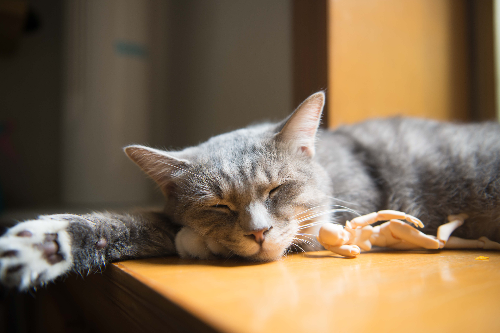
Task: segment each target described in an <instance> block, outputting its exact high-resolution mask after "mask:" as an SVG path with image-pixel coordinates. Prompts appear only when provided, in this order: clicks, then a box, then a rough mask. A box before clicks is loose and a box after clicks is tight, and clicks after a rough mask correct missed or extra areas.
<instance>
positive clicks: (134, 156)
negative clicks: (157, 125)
mask: <svg viewBox="0 0 500 333" xmlns="http://www.w3.org/2000/svg"><path fill="white" fill-rule="evenodd" d="M123 150H124V151H125V154H127V156H128V157H129V158H130V159H131V160H132V161H134V162H135V163H136V164H137V165H138V166H139V167H140V168H141V169H142V171H144V172H145V173H146V174H147V175H148V176H149V177H151V178H153V180H154V181H155V182H156V183H157V184H158V185H159V186H160V188H161V190H162V191H163V193H164V194H167V192H168V189H167V187H168V185H169V183H170V180H171V179H172V176H173V174H174V173H175V172H176V171H181V170H187V169H188V168H189V167H190V163H189V161H187V160H185V159H181V158H179V157H175V156H173V155H174V154H178V153H175V152H174V153H169V152H166V151H162V150H159V149H154V148H149V147H145V146H140V145H132V146H127V147H125V148H123Z"/></svg>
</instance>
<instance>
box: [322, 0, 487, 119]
mask: <svg viewBox="0 0 500 333" xmlns="http://www.w3.org/2000/svg"><path fill="white" fill-rule="evenodd" d="M467 20H468V16H467V1H465V0H371V1H362V0H329V1H328V91H327V93H328V100H329V114H328V125H329V127H331V128H332V127H335V126H337V125H339V124H345V123H352V122H356V121H360V120H364V119H367V118H373V117H380V116H389V115H407V116H419V117H428V118H434V119H441V120H450V119H454V120H467V119H468V118H469V111H470V102H471V96H470V94H471V93H470V84H471V78H470V74H469V72H470V66H469V63H470V59H469V58H470V52H469V45H468V43H469V31H468V29H469V28H468V24H467V23H468V22H467ZM479 97H480V96H479ZM479 97H478V98H479Z"/></svg>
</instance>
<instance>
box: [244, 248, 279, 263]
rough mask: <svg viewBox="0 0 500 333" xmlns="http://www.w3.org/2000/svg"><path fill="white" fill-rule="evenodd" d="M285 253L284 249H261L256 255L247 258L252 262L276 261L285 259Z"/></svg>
mask: <svg viewBox="0 0 500 333" xmlns="http://www.w3.org/2000/svg"><path fill="white" fill-rule="evenodd" d="M284 252H285V250H283V249H265V248H261V249H259V250H258V251H257V252H256V253H254V254H252V255H250V256H246V258H247V259H249V260H252V261H276V260H279V259H281V258H282V257H283V253H284Z"/></svg>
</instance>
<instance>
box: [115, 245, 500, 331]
mask: <svg viewBox="0 0 500 333" xmlns="http://www.w3.org/2000/svg"><path fill="white" fill-rule="evenodd" d="M480 255H486V256H489V257H490V259H489V260H488V261H478V260H475V258H476V257H477V256H480ZM115 266H116V267H118V268H119V269H121V270H122V271H124V272H127V273H128V274H130V275H132V276H134V277H135V278H137V279H139V280H140V281H142V282H143V283H145V284H147V285H148V286H150V287H151V288H153V289H154V290H156V291H157V292H158V293H160V294H162V295H164V296H166V297H167V298H169V299H170V300H172V301H173V302H175V303H177V304H179V305H180V306H182V307H183V308H185V309H187V310H188V311H189V312H191V313H193V314H195V315H196V316H197V317H199V318H200V319H202V320H203V321H205V322H207V323H209V324H210V325H211V326H213V327H215V328H217V329H220V330H222V331H226V332H333V331H347V330H349V331H351V332H358V331H365V332H366V331H372V332H373V331H375V332H379V331H380V332H382V331H384V332H388V331H393V330H399V329H401V328H404V330H405V331H407V332H421V331H424V330H427V331H452V330H458V331H479V330H484V331H495V330H496V331H498V330H499V329H500V320H499V319H498V318H497V314H498V309H499V308H500V254H498V253H496V252H488V251H442V252H436V253H433V252H425V251H412V252H411V253H409V252H370V253H363V254H362V255H360V256H359V257H358V258H356V259H344V258H340V257H335V256H332V255H330V254H329V253H328V252H315V253H311V254H306V255H303V254H299V255H292V256H289V257H288V258H285V259H283V260H281V261H278V262H272V263H263V264H255V263H245V262H241V261H238V262H236V261H233V260H221V261H207V262H205V261H195V260H181V259H178V258H162V259H147V260H134V261H127V262H122V263H118V264H115Z"/></svg>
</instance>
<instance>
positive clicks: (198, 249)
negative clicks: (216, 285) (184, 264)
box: [175, 227, 230, 259]
mask: <svg viewBox="0 0 500 333" xmlns="http://www.w3.org/2000/svg"><path fill="white" fill-rule="evenodd" d="M175 248H176V249H177V253H178V254H179V256H180V257H181V258H197V259H212V258H215V257H216V256H224V257H226V256H229V254H230V251H229V250H228V249H226V248H225V247H223V246H222V245H220V244H219V243H217V242H215V241H214V240H213V239H211V238H204V237H202V236H200V235H198V234H197V233H196V232H195V231H194V230H193V229H191V228H189V227H184V228H182V229H181V230H180V231H179V232H178V233H177V235H176V236H175Z"/></svg>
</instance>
